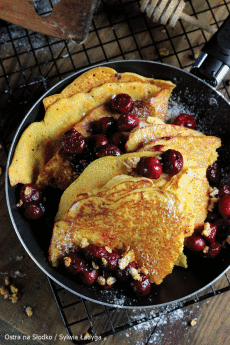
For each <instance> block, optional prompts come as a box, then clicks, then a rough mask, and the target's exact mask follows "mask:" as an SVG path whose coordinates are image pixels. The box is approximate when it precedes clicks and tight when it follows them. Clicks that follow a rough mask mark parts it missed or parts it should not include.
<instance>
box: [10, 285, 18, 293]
mask: <svg viewBox="0 0 230 345" xmlns="http://www.w3.org/2000/svg"><path fill="white" fill-rule="evenodd" d="M10 291H11V293H12V294H13V295H16V294H17V293H18V288H17V287H16V286H14V285H13V284H11V285H10Z"/></svg>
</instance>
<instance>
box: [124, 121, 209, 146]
mask: <svg viewBox="0 0 230 345" xmlns="http://www.w3.org/2000/svg"><path fill="white" fill-rule="evenodd" d="M177 136H186V137H188V136H201V137H204V136H205V134H203V133H201V132H199V131H196V130H194V129H190V128H186V127H181V126H176V125H171V124H159V123H154V122H153V123H152V125H149V126H146V127H143V128H140V129H138V130H136V131H135V130H134V131H133V132H132V133H131V134H130V136H129V140H128V141H127V143H126V145H125V147H126V151H127V152H134V151H137V150H139V149H140V148H141V147H143V146H145V145H146V144H148V143H150V142H151V141H154V140H156V139H160V138H165V137H166V138H168V137H177Z"/></svg>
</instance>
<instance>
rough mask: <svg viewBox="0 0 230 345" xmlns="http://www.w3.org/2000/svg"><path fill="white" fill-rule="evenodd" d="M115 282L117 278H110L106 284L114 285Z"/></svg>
mask: <svg viewBox="0 0 230 345" xmlns="http://www.w3.org/2000/svg"><path fill="white" fill-rule="evenodd" d="M115 282H116V278H114V277H109V278H108V279H107V280H106V284H108V285H113V284H114V283H115Z"/></svg>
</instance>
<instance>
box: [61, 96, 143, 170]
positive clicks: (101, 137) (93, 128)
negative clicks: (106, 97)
mask: <svg viewBox="0 0 230 345" xmlns="http://www.w3.org/2000/svg"><path fill="white" fill-rule="evenodd" d="M110 107H111V110H112V111H118V112H120V113H121V114H120V116H119V118H118V119H117V120H116V119H114V118H113V117H112V116H105V117H102V118H101V119H99V120H96V121H93V122H91V124H90V136H88V137H84V136H83V135H82V134H81V133H79V132H78V131H77V130H76V129H75V128H72V129H71V130H69V131H67V132H66V133H65V134H64V135H63V137H62V146H63V148H64V151H65V152H66V154H67V155H68V159H69V160H70V162H71V165H72V167H73V169H74V170H75V171H76V172H77V173H78V174H81V173H82V171H83V170H84V169H85V168H86V167H87V166H88V165H89V164H90V163H91V162H92V161H94V160H95V159H97V158H100V157H104V156H120V155H121V154H123V153H125V143H126V141H127V139H128V135H127V134H126V133H127V132H130V131H131V130H132V129H134V128H135V127H137V126H138V125H139V122H140V121H139V119H138V117H137V116H136V115H135V114H133V113H131V112H130V110H131V109H132V107H133V101H132V98H131V97H130V96H129V95H127V94H118V95H117V96H115V97H113V98H112V100H111V103H110Z"/></svg>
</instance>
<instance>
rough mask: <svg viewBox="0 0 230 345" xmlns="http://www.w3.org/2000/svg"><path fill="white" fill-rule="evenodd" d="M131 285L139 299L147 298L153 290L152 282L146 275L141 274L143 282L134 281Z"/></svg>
mask: <svg viewBox="0 0 230 345" xmlns="http://www.w3.org/2000/svg"><path fill="white" fill-rule="evenodd" d="M130 285H131V288H132V289H133V291H134V293H135V295H137V296H138V297H143V296H146V295H147V294H148V293H149V292H150V289H151V282H150V280H149V278H148V277H147V276H146V275H145V274H141V280H132V281H131V283H130Z"/></svg>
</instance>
